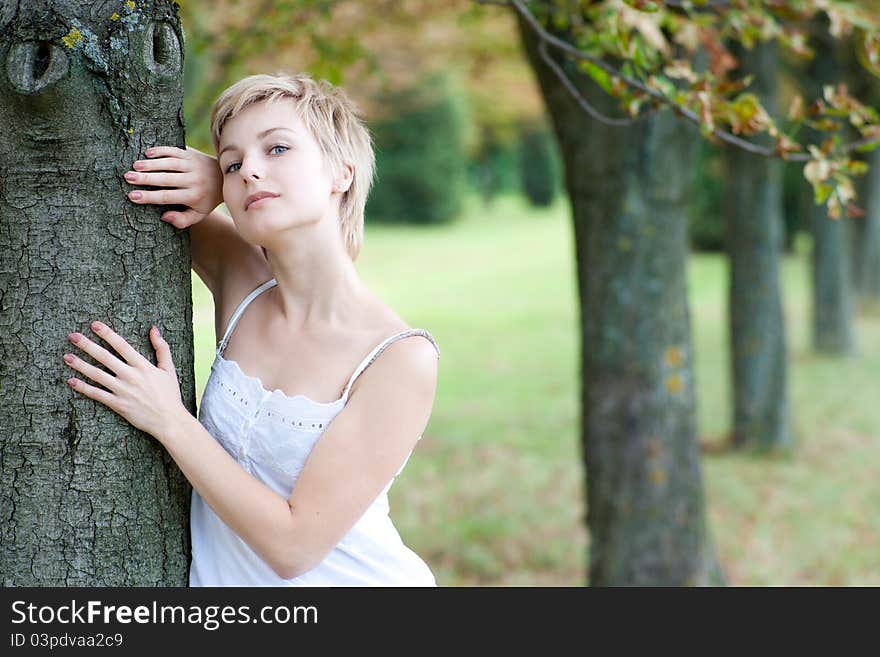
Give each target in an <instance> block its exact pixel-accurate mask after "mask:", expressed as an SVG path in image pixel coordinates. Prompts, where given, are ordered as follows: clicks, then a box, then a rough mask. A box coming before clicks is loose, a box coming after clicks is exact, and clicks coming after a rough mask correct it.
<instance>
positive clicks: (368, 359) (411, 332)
mask: <svg viewBox="0 0 880 657" xmlns="http://www.w3.org/2000/svg"><path fill="white" fill-rule="evenodd" d="M411 335H420V336H422V337H423V338H426V339H428V340H429V341H430V342H431V344H432V345H434V349H436V350H437V358H440V347H438V346H437V342H436V341H435V340H434V337H433V336H432V335H431V334H430V333H428V332H427V331H426V330H425V329H407V330H406V331H401V332H400V333H396V334H394V335H392V336H391V337H390V338H386V339H385V340H383V341H382V342H380V343H379V344H378V345H377V346H376V348H375V349H373V351H371V352H370V353H369V354H367V357H366V358H364V360H363V361H361V364H360V365H358V367H357V369H356V370H355V371H354V374H352V375H351V378H350V379H349V380H348V385H346V386H345V391H344V392H343V393H342V399H343V403H347V402H348V393H349V392H350V391H351V386H352V385H353V384H354V382H355V380H356V379H357V378H358V377H359V376H360V375H361V373H363V371H364V370H365V369H367V368H368V367H369V366H370V365H371V364H372V363H373V361H374V360H376V359H377V358H378V357H379V356H380V354H381V353H382V352H383V351H385V350H386V349H387V348H388V347H390V346H391V345H392V344H393V343H394V342H397V341H398V340H401V339H403V338H408V337H410V336H411Z"/></svg>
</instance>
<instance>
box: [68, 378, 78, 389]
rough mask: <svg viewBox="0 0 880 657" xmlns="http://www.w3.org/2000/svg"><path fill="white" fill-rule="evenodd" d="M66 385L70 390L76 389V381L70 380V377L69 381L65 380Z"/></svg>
mask: <svg viewBox="0 0 880 657" xmlns="http://www.w3.org/2000/svg"><path fill="white" fill-rule="evenodd" d="M67 385H69V386H70V387H71V388H75V387H76V379H75V378H72V377H71V378H70V379H67Z"/></svg>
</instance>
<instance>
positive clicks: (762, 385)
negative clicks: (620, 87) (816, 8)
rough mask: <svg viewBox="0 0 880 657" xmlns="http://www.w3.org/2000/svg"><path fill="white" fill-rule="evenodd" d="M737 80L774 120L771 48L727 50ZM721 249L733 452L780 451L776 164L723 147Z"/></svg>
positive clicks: (783, 361) (786, 440)
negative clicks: (726, 270)
mask: <svg viewBox="0 0 880 657" xmlns="http://www.w3.org/2000/svg"><path fill="white" fill-rule="evenodd" d="M732 50H733V54H734V55H735V56H736V57H737V59H738V60H739V62H740V66H739V71H738V73H739V74H740V75H742V76H745V75H754V81H753V83H752V90H753V91H754V92H755V93H756V94H757V95H758V97H759V98H760V100H761V103H762V104H763V105H764V107H765V108H766V109H767V111H768V112H769V113H770V115H771V116H776V114H777V111H776V109H777V104H778V103H777V88H778V80H777V75H776V70H777V64H778V54H777V48H776V44H775V43H768V44H758V45H755V47H754V48H753V49H752V50H751V51H749V50H745V49H744V48H742V47H741V46H740V47H734V48H733V49H732ZM722 153H723V158H724V164H725V169H726V186H725V200H724V209H725V225H726V238H725V241H726V249H727V254H728V258H729V261H730V282H729V288H728V313H729V318H730V354H731V372H732V378H733V385H732V391H733V441H732V442H733V445H734V446H737V447H746V446H749V447H755V448H759V449H780V448H787V447H789V446H790V445H791V443H792V435H791V429H790V422H789V406H788V390H787V378H788V375H787V370H788V357H787V353H786V340H785V321H784V317H783V310H782V295H781V292H780V287H779V269H780V268H779V262H780V258H781V257H782V238H783V220H782V162H780V161H778V160H771V159H769V158H766V157H761V156H758V155H754V154H752V153H747V152H746V151H743V150H740V149H738V148H734V147H731V146H727V147H725V148H724V149H723V150H722Z"/></svg>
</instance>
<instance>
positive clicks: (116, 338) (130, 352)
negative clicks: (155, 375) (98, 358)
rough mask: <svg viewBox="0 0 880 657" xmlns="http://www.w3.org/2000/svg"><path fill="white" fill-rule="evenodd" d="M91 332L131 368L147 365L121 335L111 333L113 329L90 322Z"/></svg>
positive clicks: (146, 361)
mask: <svg viewBox="0 0 880 657" xmlns="http://www.w3.org/2000/svg"><path fill="white" fill-rule="evenodd" d="M92 331H94V332H95V333H96V334H97V335H98V336H100V338H101V339H102V340H103V341H104V342H106V343H107V344H109V345H110V346H111V347H113V349H115V350H116V353H117V354H119V355H120V356H122V357H123V358H124V359H125V360H126V361H127V362H128V364H129V365H131V366H132V367H135V366H137V365H143V364H144V363H149V361H148V360H147V359H146V358H144V357H143V356H142V355H141V354H140V352H139V351H138V350H137V349H135V348H134V347H132V346H131V345H130V344H128V342H126V341H125V339H124V338H123V337H122V336H121V335H119V334H118V333H116V332H115V331H113V329H111V328H110V327H109V326H107V325H106V324H103V323H102V322H92ZM112 357H113V356H112V355H111V358H112ZM105 364H106V363H105Z"/></svg>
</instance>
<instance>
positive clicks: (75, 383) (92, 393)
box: [67, 376, 119, 413]
mask: <svg viewBox="0 0 880 657" xmlns="http://www.w3.org/2000/svg"><path fill="white" fill-rule="evenodd" d="M67 385H69V386H70V387H71V388H73V389H74V390H76V391H77V392H81V393H82V394H84V395H85V396H86V397H88V398H89V399H94V400H95V401H97V402H101V403H102V404H104V406H106V407H107V408H109V409H111V410H113V411H116V412H117V413H118V412H119V410H118V409H117V408H116V402H115V400H116V397H114V396H113V394H112V393H110V392H107V391H106V390H101V389H100V388H96V387H95V386H91V385H89V384H88V383H86V382H85V381H80V380H79V379H77V378H76V377H73V376H72V377H70V378H69V379H67Z"/></svg>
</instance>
